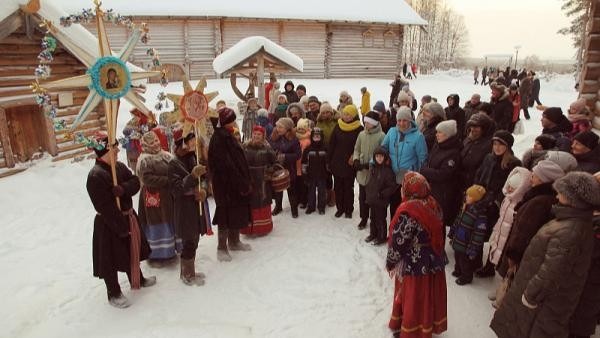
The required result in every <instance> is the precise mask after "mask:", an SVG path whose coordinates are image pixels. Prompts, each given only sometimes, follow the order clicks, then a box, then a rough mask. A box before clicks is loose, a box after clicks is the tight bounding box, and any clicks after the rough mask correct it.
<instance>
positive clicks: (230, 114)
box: [219, 107, 236, 127]
mask: <svg viewBox="0 0 600 338" xmlns="http://www.w3.org/2000/svg"><path fill="white" fill-rule="evenodd" d="M235 119H236V116H235V112H234V111H233V109H231V108H227V107H223V108H221V109H219V124H220V126H221V127H223V126H225V125H228V124H229V123H231V122H234V121H235Z"/></svg>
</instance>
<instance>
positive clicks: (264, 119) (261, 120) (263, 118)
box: [256, 108, 273, 141]
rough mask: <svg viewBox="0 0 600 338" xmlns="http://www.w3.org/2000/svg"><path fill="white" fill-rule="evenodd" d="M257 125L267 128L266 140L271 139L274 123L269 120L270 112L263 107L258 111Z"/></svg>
mask: <svg viewBox="0 0 600 338" xmlns="http://www.w3.org/2000/svg"><path fill="white" fill-rule="evenodd" d="M256 115H257V116H256V125H257V126H261V127H263V128H265V140H266V141H269V140H270V139H271V133H273V125H272V124H271V121H270V120H269V112H268V111H267V110H266V109H264V108H261V109H259V110H258V112H257V113H256Z"/></svg>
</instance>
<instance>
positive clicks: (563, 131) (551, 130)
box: [542, 107, 573, 152]
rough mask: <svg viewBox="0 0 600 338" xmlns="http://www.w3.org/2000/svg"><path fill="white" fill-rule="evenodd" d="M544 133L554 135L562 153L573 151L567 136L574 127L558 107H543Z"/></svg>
mask: <svg viewBox="0 0 600 338" xmlns="http://www.w3.org/2000/svg"><path fill="white" fill-rule="evenodd" d="M542 109H543V113H542V128H543V129H542V133H543V134H548V135H552V136H553V137H554V138H555V139H556V146H557V147H558V150H560V151H566V152H569V151H571V140H570V139H569V138H568V137H567V136H566V135H568V134H569V133H570V132H571V130H573V125H572V124H571V122H570V121H569V119H567V117H566V116H565V115H564V114H563V111H562V109H560V108H558V107H550V108H546V107H542Z"/></svg>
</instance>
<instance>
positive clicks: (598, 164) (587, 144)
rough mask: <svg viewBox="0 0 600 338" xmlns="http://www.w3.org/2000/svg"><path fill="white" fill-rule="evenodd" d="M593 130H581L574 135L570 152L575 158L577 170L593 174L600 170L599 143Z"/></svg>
mask: <svg viewBox="0 0 600 338" xmlns="http://www.w3.org/2000/svg"><path fill="white" fill-rule="evenodd" d="M598 139H599V137H598V135H596V134H595V133H594V132H593V131H582V132H581V133H579V134H577V135H575V138H574V139H573V145H572V146H571V153H572V154H573V156H575V158H576V159H577V168H576V169H575V170H577V171H585V172H587V173H590V174H595V173H596V172H598V171H600V145H599V144H598Z"/></svg>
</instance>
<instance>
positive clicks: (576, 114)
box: [567, 98, 594, 140]
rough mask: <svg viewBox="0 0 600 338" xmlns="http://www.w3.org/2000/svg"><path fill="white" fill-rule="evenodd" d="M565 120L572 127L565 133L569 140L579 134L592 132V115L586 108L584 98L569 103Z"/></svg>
mask: <svg viewBox="0 0 600 338" xmlns="http://www.w3.org/2000/svg"><path fill="white" fill-rule="evenodd" d="M567 118H568V119H569V121H570V122H571V124H572V125H573V129H571V131H570V132H569V133H567V137H568V138H570V139H571V140H573V139H574V138H575V135H577V134H579V133H581V132H584V131H591V130H592V122H591V121H592V119H593V118H594V114H593V113H592V112H591V111H590V109H589V108H588V107H587V105H586V101H585V98H580V99H579V100H577V101H575V102H573V103H571V105H570V106H569V110H567Z"/></svg>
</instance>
